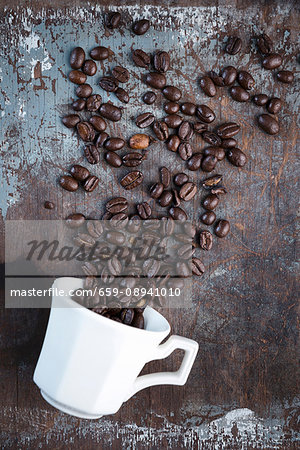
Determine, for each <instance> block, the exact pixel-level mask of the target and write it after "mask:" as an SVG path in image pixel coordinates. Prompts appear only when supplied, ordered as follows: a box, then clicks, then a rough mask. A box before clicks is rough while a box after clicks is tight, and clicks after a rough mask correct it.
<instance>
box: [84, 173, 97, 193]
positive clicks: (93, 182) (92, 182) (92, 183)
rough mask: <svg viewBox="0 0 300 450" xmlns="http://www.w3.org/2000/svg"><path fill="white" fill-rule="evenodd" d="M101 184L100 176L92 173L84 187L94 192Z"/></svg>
mask: <svg viewBox="0 0 300 450" xmlns="http://www.w3.org/2000/svg"><path fill="white" fill-rule="evenodd" d="M98 184H99V178H98V177H96V176H95V175H90V176H89V177H88V178H87V179H86V180H85V182H84V184H83V189H84V190H85V191H87V192H93V191H94V190H95V189H96V187H97V186H98Z"/></svg>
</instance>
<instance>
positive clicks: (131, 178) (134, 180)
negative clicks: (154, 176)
mask: <svg viewBox="0 0 300 450" xmlns="http://www.w3.org/2000/svg"><path fill="white" fill-rule="evenodd" d="M143 178H144V176H143V174H142V172H140V171H138V170H136V171H133V172H128V173H127V174H126V175H125V176H124V177H123V178H122V179H121V180H120V183H121V186H122V187H123V188H124V189H126V190H130V189H134V188H136V187H137V186H139V185H140V184H141V183H142V181H143Z"/></svg>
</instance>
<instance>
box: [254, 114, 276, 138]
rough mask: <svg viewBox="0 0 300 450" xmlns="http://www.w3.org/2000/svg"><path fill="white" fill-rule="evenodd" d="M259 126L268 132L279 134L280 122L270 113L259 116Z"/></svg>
mask: <svg viewBox="0 0 300 450" xmlns="http://www.w3.org/2000/svg"><path fill="white" fill-rule="evenodd" d="M257 121H258V126H259V127H260V128H261V129H262V130H264V131H265V132H266V133H268V134H277V133H278V132H279V125H278V122H277V121H276V120H275V119H274V118H273V117H272V116H269V114H261V115H260V116H258V119H257Z"/></svg>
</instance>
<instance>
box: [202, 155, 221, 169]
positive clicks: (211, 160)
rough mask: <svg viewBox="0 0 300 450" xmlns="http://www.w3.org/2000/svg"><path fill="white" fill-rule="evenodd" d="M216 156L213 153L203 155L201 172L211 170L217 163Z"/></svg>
mask: <svg viewBox="0 0 300 450" xmlns="http://www.w3.org/2000/svg"><path fill="white" fill-rule="evenodd" d="M217 162H218V160H217V158H216V157H215V156H213V155H208V156H205V157H204V158H203V159H202V161H201V169H202V170H203V172H212V171H213V170H214V168H215V167H216V165H217Z"/></svg>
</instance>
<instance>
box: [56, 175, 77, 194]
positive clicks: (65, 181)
mask: <svg viewBox="0 0 300 450" xmlns="http://www.w3.org/2000/svg"><path fill="white" fill-rule="evenodd" d="M59 184H60V185H61V187H62V188H64V189H65V190H66V191H69V192H74V191H77V189H78V187H79V184H78V181H77V180H75V178H73V177H71V176H70V175H64V176H62V177H61V178H60V180H59Z"/></svg>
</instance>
